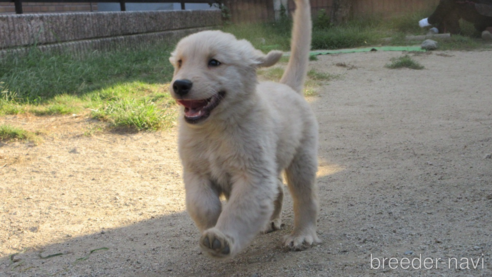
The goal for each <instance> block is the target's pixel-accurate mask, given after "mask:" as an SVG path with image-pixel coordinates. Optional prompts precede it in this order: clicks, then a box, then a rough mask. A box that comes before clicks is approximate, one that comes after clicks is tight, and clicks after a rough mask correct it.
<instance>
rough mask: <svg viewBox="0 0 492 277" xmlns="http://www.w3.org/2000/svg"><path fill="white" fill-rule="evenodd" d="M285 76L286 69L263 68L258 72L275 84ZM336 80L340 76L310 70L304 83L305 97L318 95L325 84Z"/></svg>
mask: <svg viewBox="0 0 492 277" xmlns="http://www.w3.org/2000/svg"><path fill="white" fill-rule="evenodd" d="M283 74H284V69H283V68H281V67H271V68H262V69H259V70H258V75H259V76H260V78H262V79H266V80H269V81H274V82H278V81H279V80H280V78H282V75H283ZM336 78H338V75H332V74H328V73H324V72H319V71H317V70H314V69H311V70H309V71H308V73H307V78H306V81H305V83H304V95H305V96H315V95H318V91H319V89H320V87H321V86H322V85H323V84H325V82H328V81H331V80H333V79H336Z"/></svg>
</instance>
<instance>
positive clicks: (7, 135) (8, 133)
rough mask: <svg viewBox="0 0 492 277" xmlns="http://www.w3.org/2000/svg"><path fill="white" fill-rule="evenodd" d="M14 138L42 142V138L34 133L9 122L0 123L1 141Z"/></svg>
mask: <svg viewBox="0 0 492 277" xmlns="http://www.w3.org/2000/svg"><path fill="white" fill-rule="evenodd" d="M12 140H20V141H25V140H28V141H32V142H35V143H37V142H40V138H39V137H38V136H37V135H36V134H34V133H31V132H29V131H26V130H24V129H21V128H17V127H14V126H12V125H8V124H3V125H0V141H12Z"/></svg>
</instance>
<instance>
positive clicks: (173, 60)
mask: <svg viewBox="0 0 492 277" xmlns="http://www.w3.org/2000/svg"><path fill="white" fill-rule="evenodd" d="M169 62H170V63H171V64H172V65H173V66H174V67H176V52H175V51H174V52H172V53H171V57H169Z"/></svg>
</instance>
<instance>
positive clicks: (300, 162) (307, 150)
mask: <svg viewBox="0 0 492 277" xmlns="http://www.w3.org/2000/svg"><path fill="white" fill-rule="evenodd" d="M304 145H313V146H314V147H304V148H301V149H300V150H299V152H298V153H297V155H296V157H295V158H294V160H293V161H292V163H291V164H290V166H289V167H288V168H287V170H286V174H285V175H286V177H287V184H288V186H289V190H290V193H291V195H292V198H293V200H294V230H293V231H292V233H291V234H290V235H289V236H288V237H287V238H286V240H285V246H286V247H288V248H290V249H292V250H302V249H304V248H305V247H306V246H307V245H312V244H313V243H314V244H316V243H320V242H321V240H320V239H319V238H318V235H317V234H316V219H317V216H318V199H317V196H316V171H317V167H318V161H317V153H316V143H315V142H313V144H310V143H306V142H305V144H304Z"/></svg>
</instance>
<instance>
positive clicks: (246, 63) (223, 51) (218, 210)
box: [170, 0, 320, 258]
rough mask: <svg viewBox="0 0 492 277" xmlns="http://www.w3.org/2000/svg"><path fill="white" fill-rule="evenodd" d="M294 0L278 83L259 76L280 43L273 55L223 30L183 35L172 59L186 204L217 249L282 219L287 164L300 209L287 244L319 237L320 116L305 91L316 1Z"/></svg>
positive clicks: (245, 240)
mask: <svg viewBox="0 0 492 277" xmlns="http://www.w3.org/2000/svg"><path fill="white" fill-rule="evenodd" d="M295 3H296V6H297V9H296V12H295V14H294V27H293V32H292V47H291V48H292V49H291V58H290V60H289V63H288V65H287V68H286V71H285V73H284V75H283V76H282V79H281V81H280V83H274V82H261V83H258V80H257V75H256V70H257V69H258V68H259V67H266V66H271V65H274V64H275V63H276V62H278V60H279V59H280V57H281V55H282V53H281V52H279V51H272V52H269V53H268V54H266V55H265V54H263V53H262V52H261V51H259V50H256V49H255V48H254V47H253V46H252V45H251V43H249V42H248V41H246V40H237V39H236V38H235V37H234V36H233V35H231V34H226V33H223V32H221V31H204V32H200V33H196V34H192V35H190V36H188V37H185V38H183V39H182V40H181V41H180V42H179V43H178V45H177V46H176V49H175V51H174V52H173V53H172V55H171V58H170V61H171V63H172V64H173V65H174V68H175V70H174V78H173V81H172V86H171V94H172V96H173V97H174V98H175V99H176V101H177V103H178V104H179V105H181V106H182V109H181V111H182V112H181V115H180V118H179V121H180V122H179V154H180V157H181V160H182V163H183V168H184V173H183V178H184V183H185V189H186V207H187V210H188V213H189V214H190V215H191V217H192V218H193V220H194V221H195V223H196V225H197V226H198V228H199V229H200V231H201V234H202V236H201V238H200V241H199V243H200V246H201V248H202V249H203V250H204V251H205V252H206V253H208V254H210V255H212V256H214V257H219V258H224V257H232V256H234V255H235V254H237V253H238V252H240V251H241V250H242V249H244V248H245V247H246V246H248V245H249V243H250V242H251V240H252V239H253V238H254V237H255V236H256V235H257V234H258V233H260V232H262V231H263V232H270V231H275V230H277V229H279V228H280V225H281V222H280V214H281V209H282V198H283V184H282V181H281V180H282V178H281V174H282V172H284V171H285V176H286V179H287V183H288V187H289V189H290V192H291V194H292V197H293V199H294V212H295V219H294V229H293V231H292V233H291V235H289V236H288V237H287V238H286V240H285V245H286V247H289V248H291V249H295V250H299V249H303V248H304V247H306V246H308V245H312V244H313V243H319V242H320V240H319V238H318V236H317V234H316V218H317V213H318V200H317V197H316V184H315V179H316V171H317V166H318V165H317V148H318V125H317V122H316V118H315V116H314V114H313V112H312V111H311V109H310V107H309V105H308V103H307V102H306V101H305V100H304V97H303V95H302V87H303V83H304V78H305V76H306V72H307V66H308V60H309V50H310V42H311V14H310V6H309V0H296V1H295ZM221 195H224V196H225V198H226V199H227V201H226V202H225V203H224V204H223V203H222V202H221V201H220V199H219V197H220V196H221Z"/></svg>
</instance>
